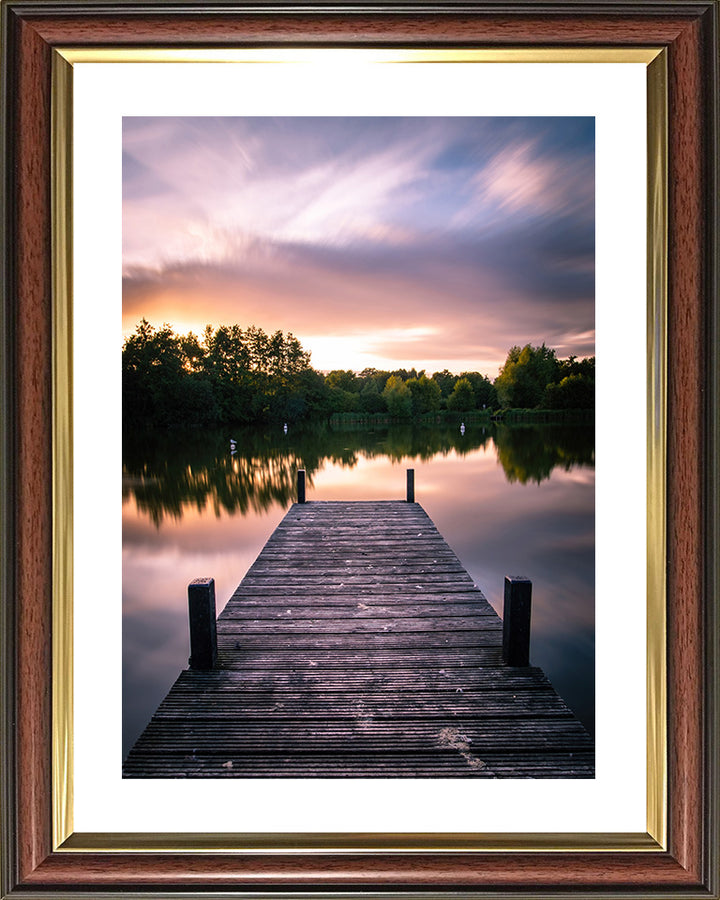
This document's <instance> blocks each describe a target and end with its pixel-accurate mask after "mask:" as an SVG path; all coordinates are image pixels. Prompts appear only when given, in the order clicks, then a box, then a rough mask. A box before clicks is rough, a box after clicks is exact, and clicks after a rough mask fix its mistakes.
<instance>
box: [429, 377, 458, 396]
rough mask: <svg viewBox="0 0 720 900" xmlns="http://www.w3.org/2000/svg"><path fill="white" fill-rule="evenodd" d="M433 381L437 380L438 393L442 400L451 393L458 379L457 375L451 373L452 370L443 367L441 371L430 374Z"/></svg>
mask: <svg viewBox="0 0 720 900" xmlns="http://www.w3.org/2000/svg"><path fill="white" fill-rule="evenodd" d="M432 378H433V381H435V382H437V384H438V385H439V387H440V393H441V396H442V398H443V399H444V400H447V398H448V397H449V396H450V394H452V392H453V388H454V387H455V384H456V382H457V380H458V376H457V375H453V373H452V372H450V371H448V370H447V369H443V370H442V372H435V373H434V374H433V376H432Z"/></svg>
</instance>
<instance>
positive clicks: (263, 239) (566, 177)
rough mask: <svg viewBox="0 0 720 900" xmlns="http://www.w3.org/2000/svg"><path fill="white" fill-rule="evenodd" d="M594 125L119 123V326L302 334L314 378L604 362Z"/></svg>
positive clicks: (487, 121)
mask: <svg viewBox="0 0 720 900" xmlns="http://www.w3.org/2000/svg"><path fill="white" fill-rule="evenodd" d="M594 146H595V143H594V120H593V119H592V118H539V117H538V118H460V117H453V118H439V117H433V118H405V119H403V118H395V117H384V118H348V117H335V118H332V117H331V118H311V117H298V118H265V117H263V118H172V117H162V118H161V117H157V118H145V117H143V118H125V119H124V126H123V334H124V335H128V334H130V333H132V332H133V331H134V329H135V326H136V324H137V323H138V322H139V320H140V319H141V318H142V317H143V316H144V317H145V318H147V319H148V320H149V321H150V322H152V323H153V324H155V325H160V324H162V323H163V322H168V323H170V324H171V325H172V326H173V327H174V328H175V330H176V331H179V332H182V333H185V332H187V331H189V330H193V331H194V332H195V333H200V332H202V330H203V328H204V327H205V325H206V324H212V325H219V324H234V323H237V324H239V325H241V326H242V327H247V326H250V325H257V326H259V327H261V328H263V329H264V330H265V331H269V332H272V331H275V330H276V329H281V330H282V331H286V332H287V331H291V332H292V333H293V334H295V335H296V336H297V337H298V338H299V339H300V341H301V343H302V345H303V347H304V348H305V349H307V350H310V351H311V353H312V364H313V366H314V367H315V368H317V369H321V370H329V369H334V368H343V369H347V368H351V369H355V370H357V371H359V370H361V369H363V368H365V367H366V366H375V367H377V368H383V369H395V368H400V367H411V366H416V367H417V368H424V369H426V370H427V371H428V373H432V372H434V371H437V370H440V369H443V368H448V369H450V370H451V371H454V372H458V373H459V372H461V371H465V370H477V371H481V372H484V373H486V374H488V375H490V377H495V375H497V370H498V367H499V366H500V365H501V364H502V362H503V361H504V359H505V356H506V353H507V350H508V349H509V347H511V346H512V345H514V344H519V345H522V344H525V343H528V342H531V343H533V344H540V343H542V342H543V341H544V342H545V343H546V344H547V345H548V346H550V347H554V348H555V349H556V350H557V351H558V355H559V356H561V357H565V356H569V355H570V354H575V355H577V356H588V355H592V354H594V352H595V331H594V327H595V325H594V230H595V229H594V196H595V182H594Z"/></svg>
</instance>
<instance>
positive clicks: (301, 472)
mask: <svg viewBox="0 0 720 900" xmlns="http://www.w3.org/2000/svg"><path fill="white" fill-rule="evenodd" d="M304 502H305V469H298V503H304Z"/></svg>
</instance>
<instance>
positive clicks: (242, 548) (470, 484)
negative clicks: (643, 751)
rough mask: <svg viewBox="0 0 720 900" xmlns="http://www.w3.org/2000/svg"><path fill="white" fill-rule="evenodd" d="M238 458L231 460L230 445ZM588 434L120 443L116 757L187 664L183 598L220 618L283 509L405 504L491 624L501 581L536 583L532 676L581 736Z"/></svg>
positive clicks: (590, 483) (589, 688)
mask: <svg viewBox="0 0 720 900" xmlns="http://www.w3.org/2000/svg"><path fill="white" fill-rule="evenodd" d="M231 438H232V439H234V440H235V441H236V442H237V443H236V453H235V454H231V452H230V439H231ZM593 439H594V436H593V433H592V429H588V428H567V427H555V426H547V425H543V426H532V427H529V426H519V427H507V426H498V427H497V428H490V427H488V426H485V427H483V426H479V425H472V424H467V423H466V431H465V434H464V435H462V434H461V433H460V429H459V424H455V425H453V426H448V427H447V428H443V427H438V428H432V429H427V428H412V427H409V426H408V427H400V428H385V429H378V430H375V431H372V432H369V431H364V432H362V431H357V430H347V431H331V430H329V429H328V430H315V431H308V432H305V433H302V434H300V433H297V432H295V431H294V429H290V431H289V433H288V434H287V435H284V434H283V432H282V430H281V429H278V433H272V434H269V433H261V432H251V431H249V432H245V431H242V432H241V431H235V432H233V433H232V434H230V433H227V432H201V431H190V432H185V433H183V432H177V433H168V432H165V433H154V434H143V435H140V436H134V437H133V438H132V439H131V438H127V439H126V440H125V444H124V448H123V449H124V465H123V755H124V754H125V753H127V751H128V750H129V748H130V746H131V745H132V743H133V742H134V741H135V740H136V739H137V737H138V735H139V733H140V732H141V731H142V729H143V728H144V726H145V725H146V724H147V722H148V721H149V719H150V716H151V715H152V714H153V712H154V711H155V709H156V708H157V705H158V703H159V702H160V700H162V698H163V697H164V696H165V694H166V693H167V691H168V689H169V688H170V686H171V684H172V683H173V681H174V680H175V678H176V677H177V675H178V673H179V672H180V670H181V669H182V668H184V667H185V666H186V664H187V657H188V651H189V648H188V636H187V612H186V608H187V607H186V604H187V600H186V597H187V584H188V582H189V581H191V580H192V579H193V578H196V577H201V576H203V577H204V576H207V575H212V576H213V577H214V578H215V581H216V591H217V600H218V611H219V610H220V609H222V607H223V605H224V604H225V602H226V601H227V600H228V598H229V597H230V595H231V594H232V592H233V590H234V589H235V587H237V585H238V583H239V582H240V580H241V579H242V577H243V575H244V573H245V572H246V571H247V569H248V568H249V566H250V565H251V564H252V562H253V560H254V559H255V557H256V556H257V554H258V553H259V552H260V550H261V549H262V547H263V545H264V544H265V542H266V540H267V538H268V537H269V536H270V534H271V533H272V531H273V530H274V528H275V527H276V525H277V524H278V522H279V521H280V519H281V518H282V516H283V515H284V513H285V510H286V509H287V507H288V506H289V505H290V503H291V502H292V500H293V499H294V490H295V478H296V471H297V468H298V467H304V468H305V469H306V471H307V475H308V499H309V500H314V499H318V500H334V499H343V500H363V499H402V498H404V495H405V477H404V471H403V470H404V468H405V467H410V466H411V467H414V468H415V470H416V496H417V500H418V501H419V502H420V503H422V505H423V507H424V508H425V509H426V511H427V512H428V514H429V515H430V517H431V518H432V519H433V521H434V522H435V524H436V525H437V527H438V529H439V530H440V532H441V534H442V535H443V536H444V537H445V539H446V540H447V542H448V544H449V545H450V546H451V547H452V549H453V550H454V551H455V552H456V554H457V555H458V557H459V558H460V560H461V562H462V563H463V565H464V566H465V568H466V569H467V570H468V572H469V573H470V575H471V576H472V577H473V579H474V580H475V581H476V583H477V584H478V586H479V587H480V588H481V589H482V590H483V591H484V592H485V594H486V596H487V597H488V599H489V600H490V602H491V603H492V604H493V605H494V606H495V608H496V609H497V610H498V611H501V607H502V585H503V578H504V575H505V574H524V575H527V576H528V577H530V578H531V579H532V581H533V625H532V641H531V648H530V653H531V661H532V663H533V665H538V666H541V667H542V668H543V669H544V670H545V672H546V673H547V675H548V677H549V678H550V679H551V681H552V682H553V684H554V686H555V687H556V689H557V690H558V692H559V693H560V694H561V696H563V698H564V699H565V700H566V702H567V703H568V704H569V705H570V706H571V707H572V708H573V710H574V711H575V712H576V714H577V715H578V716H579V717H580V719H581V720H582V721H583V722H584V724H585V725H586V727H587V728H588V729H589V730H591V731H592V730H593V727H594V664H595V656H594V634H595V631H594V548H595V533H594V523H595V519H594V465H593V459H594V457H593V443H594V440H593Z"/></svg>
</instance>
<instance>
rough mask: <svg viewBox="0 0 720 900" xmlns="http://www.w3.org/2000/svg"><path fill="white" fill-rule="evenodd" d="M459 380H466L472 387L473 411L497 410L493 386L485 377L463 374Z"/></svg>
mask: <svg viewBox="0 0 720 900" xmlns="http://www.w3.org/2000/svg"><path fill="white" fill-rule="evenodd" d="M460 377H461V378H466V379H467V380H468V381H469V382H470V384H471V385H472V389H473V393H474V394H475V409H497V408H498V406H499V405H500V404H499V401H498V396H497V391H496V390H495V385H494V384H493V383H492V381H490V379H489V378H488V377H487V375H481V374H480V373H479V372H463V373H462V374H461V375H460Z"/></svg>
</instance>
